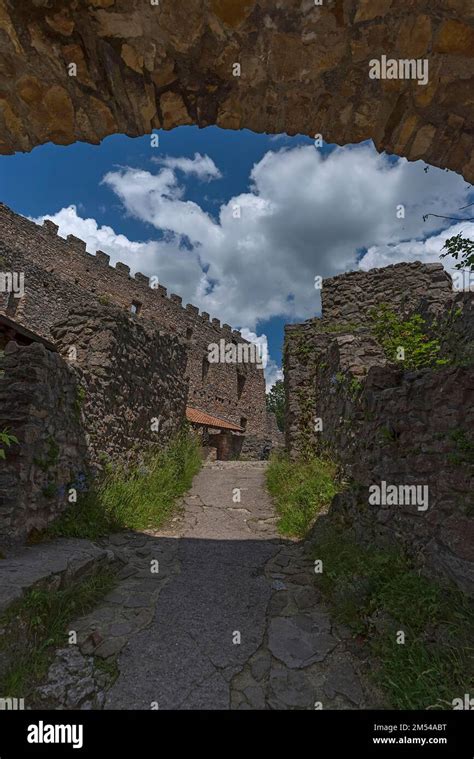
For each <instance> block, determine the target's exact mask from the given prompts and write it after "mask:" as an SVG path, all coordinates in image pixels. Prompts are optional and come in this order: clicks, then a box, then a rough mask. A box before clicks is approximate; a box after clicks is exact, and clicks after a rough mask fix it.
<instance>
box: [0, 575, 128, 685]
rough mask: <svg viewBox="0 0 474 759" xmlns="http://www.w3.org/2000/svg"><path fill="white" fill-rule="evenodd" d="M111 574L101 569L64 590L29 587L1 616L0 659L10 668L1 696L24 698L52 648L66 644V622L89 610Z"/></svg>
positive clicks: (111, 582)
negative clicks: (7, 663) (7, 661)
mask: <svg viewBox="0 0 474 759" xmlns="http://www.w3.org/2000/svg"><path fill="white" fill-rule="evenodd" d="M114 584H115V579H114V573H113V572H112V570H110V569H107V568H106V569H102V570H100V571H99V572H97V573H96V574H94V575H92V576H90V577H86V578H85V579H83V580H82V581H80V582H77V583H74V584H73V585H71V586H70V587H68V588H65V589H64V590H38V589H36V590H30V591H29V592H28V593H27V594H26V595H25V596H24V597H23V598H22V599H21V600H19V601H17V602H16V603H15V604H12V606H11V607H10V608H9V609H8V611H7V612H6V613H5V614H4V615H3V617H2V618H1V619H0V627H2V628H4V629H5V631H6V632H5V633H4V634H3V635H2V637H1V639H0V649H1V654H2V659H3V658H4V656H6V655H8V660H9V667H8V670H7V671H6V672H5V673H4V675H3V676H2V677H1V678H0V693H1V694H2V696H3V697H6V696H12V697H17V698H25V700H28V697H29V696H30V695H31V693H32V691H33V689H34V687H35V686H36V685H37V684H39V683H40V682H41V681H42V680H43V679H44V677H45V675H46V673H47V670H48V668H49V666H50V664H51V662H52V660H53V657H54V653H55V650H56V649H57V648H60V647H64V646H66V645H68V624H69V623H70V622H71V621H72V620H73V619H76V618H77V617H79V616H82V615H83V614H86V613H87V612H88V611H90V610H91V609H92V608H93V607H94V606H95V605H96V603H97V602H98V601H99V600H100V599H101V598H103V597H104V596H105V595H106V594H107V593H108V592H109V591H110V590H111V588H112V587H113V586H114Z"/></svg>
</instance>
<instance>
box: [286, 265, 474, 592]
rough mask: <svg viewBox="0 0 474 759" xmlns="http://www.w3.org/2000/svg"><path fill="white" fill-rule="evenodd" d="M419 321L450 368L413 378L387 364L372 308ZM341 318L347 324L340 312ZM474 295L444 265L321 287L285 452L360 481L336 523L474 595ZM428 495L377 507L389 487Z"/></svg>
mask: <svg viewBox="0 0 474 759" xmlns="http://www.w3.org/2000/svg"><path fill="white" fill-rule="evenodd" d="M383 302H386V303H388V305H389V306H391V307H392V308H393V309H394V310H395V311H396V312H397V313H399V314H402V315H409V314H412V313H414V312H419V313H421V314H422V315H423V316H424V318H425V319H426V329H427V332H428V333H429V334H430V335H431V336H437V337H438V338H439V340H440V343H441V346H442V350H443V353H444V355H445V356H447V357H449V359H450V363H449V364H448V365H444V366H437V367H433V368H425V369H420V370H416V371H407V370H404V369H403V368H402V366H401V365H400V364H391V363H389V362H388V361H387V358H386V356H385V354H384V351H383V349H382V347H381V346H380V345H379V343H378V342H377V340H376V339H375V337H374V335H373V334H372V331H371V329H370V323H369V322H370V318H369V316H368V311H369V310H370V308H371V307H372V306H373V305H376V304H377V303H383ZM339 315H340V316H339ZM473 340H474V293H467V292H464V293H454V292H453V291H452V289H451V282H450V278H449V277H448V276H447V275H445V273H444V272H443V271H442V267H441V266H438V265H435V266H433V265H430V266H426V265H421V264H400V265H396V266H394V267H387V268H386V269H381V270H380V269H379V270H373V271H369V272H357V273H350V274H346V275H342V276H340V277H337V278H334V279H332V280H330V281H329V283H328V286H327V287H325V283H323V317H322V319H312V320H309V321H307V322H305V323H304V324H301V325H289V326H288V327H287V329H286V341H285V385H286V393H287V399H288V406H287V420H286V430H287V437H286V441H287V447H288V449H289V452H290V453H291V455H292V456H293V457H295V458H297V457H298V456H300V455H302V454H306V453H308V452H309V453H310V452H319V453H326V454H329V455H330V456H331V457H332V458H333V459H335V460H336V461H338V462H339V464H340V465H341V468H342V471H343V472H344V476H345V477H346V478H347V480H348V481H350V483H351V487H350V489H349V490H347V491H346V492H344V493H342V494H341V495H339V496H337V497H336V499H335V500H334V503H333V506H332V507H331V510H330V515H336V514H343V515H344V516H345V518H346V519H347V524H348V525H350V526H352V527H353V528H354V529H355V531H356V533H357V535H358V537H359V539H360V540H361V541H365V542H369V543H370V542H371V541H372V542H373V541H375V542H377V541H384V542H387V541H388V542H390V541H393V540H397V541H399V542H401V543H402V544H403V545H404V546H405V547H406V548H407V550H408V551H409V552H411V553H412V554H413V555H416V557H417V558H418V559H419V560H420V562H422V563H425V564H426V566H427V567H428V571H429V572H430V573H437V574H439V575H440V576H443V577H448V578H450V579H451V580H453V581H455V582H456V583H457V584H458V585H459V587H461V588H462V589H463V590H465V591H466V592H468V593H470V594H472V595H474V518H473V517H474V496H473V492H474V490H473V484H474V434H473V430H474V365H473V356H472V346H473ZM382 481H384V482H385V483H386V484H387V485H394V486H397V487H405V486H407V487H411V486H420V487H424V486H426V487H427V493H428V501H427V504H428V505H427V507H426V508H424V506H423V507H421V508H419V507H418V506H422V505H421V504H414V503H412V502H405V503H402V504H400V505H394V504H388V505H387V503H384V502H380V503H379V504H372V503H370V502H369V492H370V491H369V488H370V487H371V486H373V485H380V486H381V483H382Z"/></svg>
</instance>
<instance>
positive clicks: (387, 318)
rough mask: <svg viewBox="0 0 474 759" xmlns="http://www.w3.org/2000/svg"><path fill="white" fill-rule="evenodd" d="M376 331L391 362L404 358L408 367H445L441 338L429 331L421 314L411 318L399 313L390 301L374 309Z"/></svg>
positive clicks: (374, 329) (373, 316)
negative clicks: (429, 333)
mask: <svg viewBox="0 0 474 759" xmlns="http://www.w3.org/2000/svg"><path fill="white" fill-rule="evenodd" d="M370 316H371V318H372V330H373V333H374V335H375V337H376V339H377V340H378V342H379V343H380V345H381V346H382V348H383V350H384V351H385V355H386V356H387V359H388V360H389V361H393V362H395V361H402V362H403V366H404V367H405V368H406V369H423V368H425V367H434V366H442V365H444V364H447V363H448V361H447V359H444V358H442V357H441V356H440V350H441V346H440V343H439V340H436V339H435V338H433V339H431V338H429V337H428V335H426V334H425V332H424V328H425V324H426V322H425V320H424V319H423V317H422V316H420V314H413V315H412V316H410V317H409V318H407V319H403V318H402V317H400V316H398V315H397V314H396V313H395V311H393V310H392V309H391V308H390V307H389V306H388V305H387V304H386V303H382V304H381V305H380V306H377V307H376V308H373V309H371V311H370Z"/></svg>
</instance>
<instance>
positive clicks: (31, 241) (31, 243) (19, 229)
mask: <svg viewBox="0 0 474 759" xmlns="http://www.w3.org/2000/svg"><path fill="white" fill-rule="evenodd" d="M0 227H1V239H2V240H3V241H4V242H6V243H7V244H8V245H10V246H11V247H13V248H15V249H17V248H18V247H19V246H20V245H21V247H22V253H23V255H24V256H27V257H28V258H31V260H33V261H34V262H35V263H37V264H39V265H43V266H45V268H46V265H47V267H48V271H50V272H55V271H57V272H58V273H59V274H60V275H63V276H68V277H69V278H72V276H73V274H74V275H75V282H76V283H78V284H81V285H82V286H84V287H86V289H88V287H89V283H88V282H86V281H85V280H86V279H89V278H90V277H87V278H86V277H85V275H86V274H87V275H90V274H91V273H92V272H91V270H90V267H91V266H93V267H97V269H98V270H100V271H101V272H102V273H104V272H107V273H108V274H109V275H110V276H111V277H118V278H120V279H117V280H115V281H116V283H117V289H119V283H120V281H121V279H122V278H126V280H127V282H129V283H131V282H133V283H134V284H135V285H136V286H137V287H140V288H146V293H147V296H149V294H150V293H152V294H153V296H154V297H155V299H156V305H158V306H159V305H160V303H162V302H163V301H166V306H167V304H170V307H171V308H179V309H180V312H181V313H182V315H183V317H184V318H185V319H186V320H187V321H189V319H190V318H198V319H199V321H200V323H204V324H207V325H208V326H209V327H211V328H212V329H214V330H218V331H219V332H222V333H223V335H224V334H226V335H228V334H229V332H232V334H233V335H234V338H237V339H238V340H241V341H242V342H248V341H246V340H244V338H243V337H242V335H241V333H240V332H238V331H237V330H234V331H232V327H231V326H230V325H227V324H222V325H221V322H220V320H219V319H217V318H211V316H210V315H209V314H208V313H207V312H206V311H203V312H201V313H200V311H199V308H198V307H197V306H195V305H193V304H192V303H187V304H183V299H182V297H181V296H180V295H177V294H176V293H168V290H167V288H166V287H165V286H164V285H162V284H157V285H156V286H153V285H152V284H151V281H152V280H151V278H150V277H149V276H147V275H145V274H142V273H141V272H136V273H135V274H132V273H131V270H130V266H129V265H128V264H125V263H122V262H121V261H117V262H116V263H115V265H114V266H112V265H111V263H110V255H109V254H108V253H104V251H102V250H97V251H96V252H95V254H94V253H89V252H88V251H87V243H86V242H85V241H84V240H81V239H80V238H79V237H76V236H75V235H72V234H70V235H67V237H62V236H61V235H60V234H59V227H58V225H57V224H55V223H54V222H53V221H51V220H50V219H45V220H44V221H43V224H42V225H41V226H40V225H38V224H36V223H35V222H33V221H32V220H31V219H28V218H26V217H24V216H20V215H18V214H16V213H14V212H13V211H12V210H11V209H10V208H9V207H8V206H6V205H5V204H4V203H0ZM40 239H41V240H43V241H44V242H45V244H46V249H48V247H49V246H50V245H51V244H53V245H54V247H55V250H54V256H51V257H50V258H49V260H48V261H47V264H46V255H39V254H38V244H37V243H38V241H39V240H40ZM40 252H41V251H39V253H40ZM58 254H59V255H58ZM61 259H62V260H61ZM70 263H73V264H75V267H74V272H71V271H68V267H69V265H70ZM58 264H59V266H58ZM61 264H64V266H61ZM78 264H79V266H78ZM80 264H82V265H83V267H84V271H80V270H79V271H78V269H80V268H81V267H80ZM92 279H93V280H95V278H92ZM83 280H84V281H83ZM110 284H111V285H112V288H111V290H112V291H111V290H108V292H106V293H103V294H104V295H107V296H109V297H112V298H113V299H115V298H114V293H113V285H114V282H113V281H110ZM93 287H94V288H95V289H94V292H98V294H99V295H100V294H101V293H100V292H99V288H98V285H97V286H96V284H95V283H94V284H93ZM132 295H133V296H134V297H135V296H136V297H137V300H139V293H133V294H132ZM149 315H150V316H151V314H149Z"/></svg>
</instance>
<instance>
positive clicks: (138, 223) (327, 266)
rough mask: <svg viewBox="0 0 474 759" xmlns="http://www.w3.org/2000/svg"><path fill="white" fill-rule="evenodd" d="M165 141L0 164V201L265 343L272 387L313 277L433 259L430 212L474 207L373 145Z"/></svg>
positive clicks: (233, 137)
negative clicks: (234, 215) (155, 279)
mask: <svg viewBox="0 0 474 759" xmlns="http://www.w3.org/2000/svg"><path fill="white" fill-rule="evenodd" d="M158 134H159V141H160V144H159V147H154V148H153V147H151V144H150V135H146V136H144V137H141V138H134V139H132V138H129V137H126V136H123V135H113V136H111V137H108V138H107V139H105V140H104V141H103V142H102V143H101V144H100V145H87V144H84V143H76V144H74V145H70V146H66V147H64V146H55V145H52V144H51V143H49V144H46V145H43V146H40V147H38V148H35V150H33V151H32V152H31V153H30V154H16V155H14V156H4V157H1V158H0V199H1V200H2V201H3V202H4V203H6V204H7V205H9V206H10V207H11V208H12V209H13V210H14V211H16V212H18V213H21V214H23V215H25V216H29V217H32V218H35V219H37V220H38V221H41V220H42V219H43V218H44V217H48V218H53V219H54V220H55V221H56V223H59V225H60V234H62V235H64V236H65V235H67V234H69V233H72V234H76V235H77V236H78V237H81V238H82V239H85V240H86V242H87V243H88V249H89V250H90V251H91V252H94V250H95V249H97V248H100V249H102V250H106V252H107V253H109V254H111V255H112V260H114V259H115V261H117V260H121V261H125V262H126V263H128V264H129V265H131V268H132V270H139V271H143V273H146V274H152V273H157V274H158V276H159V277H160V281H162V283H163V284H164V285H165V286H168V287H169V289H170V290H172V291H174V292H178V293H180V294H182V295H183V296H184V298H185V300H186V301H188V302H192V303H196V305H198V306H200V307H201V308H202V309H203V310H207V311H209V312H210V313H211V316H217V317H218V318H221V319H222V321H228V322H229V323H231V324H232V326H234V327H239V328H244V329H248V330H249V331H250V333H252V334H255V335H258V336H262V335H265V336H266V339H267V341H268V348H269V353H270V356H271V357H272V363H271V367H270V369H269V374H270V375H271V379H272V381H274V380H275V378H276V377H277V376H278V366H279V365H280V362H281V347H282V340H283V325H284V323H285V322H290V321H295V320H302V319H305V318H309V317H310V316H313V315H315V314H317V313H319V308H320V302H319V294H318V293H317V292H315V289H314V277H315V276H316V275H319V274H321V275H322V276H332V275H334V274H337V273H340V272H343V271H346V270H348V269H353V268H357V267H359V266H361V267H362V268H370V267H372V266H381V265H386V264H387V263H394V262H396V261H398V260H415V259H419V260H426V261H434V260H439V252H440V250H441V248H442V244H443V242H444V239H445V238H446V237H447V236H448V231H449V230H448V229H447V224H448V223H449V222H446V223H445V224H443V222H441V225H440V222H439V220H438V221H434V220H432V221H430V222H428V223H423V221H422V215H423V213H427V212H430V211H431V212H433V213H446V212H447V211H448V210H449V211H453V210H455V209H457V208H459V206H460V205H462V204H463V203H464V202H466V203H467V202H468V201H469V199H470V198H471V193H470V188H469V186H468V185H467V184H466V183H465V182H464V180H462V178H461V177H459V176H457V175H454V174H452V173H451V172H443V171H441V170H439V169H434V168H433V167H429V170H426V167H425V165H424V164H423V163H422V162H420V161H418V162H416V163H408V162H407V161H405V160H398V159H396V158H394V157H388V156H380V155H378V154H377V153H376V151H375V149H374V148H373V146H372V145H371V144H365V145H359V146H347V147H346V148H337V147H336V146H328V145H324V146H323V147H322V148H318V149H317V148H316V147H315V146H314V144H313V140H311V139H309V138H307V137H303V136H300V137H292V138H289V137H287V136H286V135H280V136H277V137H272V136H267V135H258V134H254V133H252V132H249V131H247V130H243V131H240V132H232V131H225V130H221V129H219V128H217V127H210V128H207V129H203V130H199V129H197V128H196V127H180V128H178V129H175V130H173V131H171V132H159V133H158ZM183 158H186V159H189V160H188V161H187V162H183V161H182V159H183ZM104 178H105V179H104ZM447 199H448V200H447ZM236 204H237V205H239V207H241V208H242V217H241V218H240V219H239V221H238V222H235V220H231V219H230V216H231V209H233V208H235V206H236ZM399 204H403V205H404V207H405V209H406V211H405V213H406V215H405V217H404V219H402V220H400V219H398V218H397V217H396V211H395V209H396V208H397V207H398V205H399ZM464 226H465V225H464ZM449 233H450V234H451V233H452V231H450V232H449ZM446 263H447V265H449V262H446ZM256 339H258V338H256Z"/></svg>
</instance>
